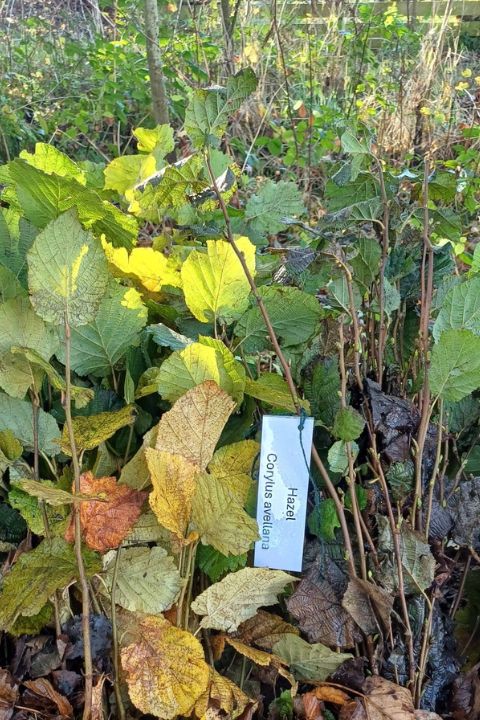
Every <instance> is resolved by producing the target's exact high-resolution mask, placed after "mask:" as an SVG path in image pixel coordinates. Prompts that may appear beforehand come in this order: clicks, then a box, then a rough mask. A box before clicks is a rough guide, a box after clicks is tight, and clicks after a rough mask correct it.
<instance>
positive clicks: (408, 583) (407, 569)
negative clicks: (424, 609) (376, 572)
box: [376, 515, 436, 594]
mask: <svg viewBox="0 0 480 720" xmlns="http://www.w3.org/2000/svg"><path fill="white" fill-rule="evenodd" d="M376 517H377V522H378V526H379V538H378V544H379V550H380V552H381V553H385V554H386V556H387V558H388V560H389V562H384V563H381V565H380V567H381V576H380V578H379V579H380V581H381V584H382V585H384V587H385V588H387V590H390V591H394V590H398V575H397V571H396V567H395V565H394V553H395V550H394V544H393V539H392V533H391V530H390V525H389V523H388V520H387V518H385V517H383V516H380V515H377V516H376ZM399 543H400V557H401V561H402V566H403V579H404V592H405V593H406V594H420V593H421V592H423V591H425V590H426V589H427V588H428V587H430V585H431V584H432V582H433V579H434V577H435V565H436V563H435V558H434V557H433V555H432V553H431V551H430V545H429V544H428V543H427V542H426V541H425V537H424V536H423V535H421V534H420V533H417V532H415V531H414V530H411V529H410V528H409V527H408V525H406V524H405V523H403V525H402V527H401V532H400V536H399Z"/></svg>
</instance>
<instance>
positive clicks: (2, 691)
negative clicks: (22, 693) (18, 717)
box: [0, 668, 19, 720]
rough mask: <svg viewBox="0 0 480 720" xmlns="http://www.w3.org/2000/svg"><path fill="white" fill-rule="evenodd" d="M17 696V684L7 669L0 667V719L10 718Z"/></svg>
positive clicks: (7, 719) (8, 719) (6, 719)
mask: <svg viewBox="0 0 480 720" xmlns="http://www.w3.org/2000/svg"><path fill="white" fill-rule="evenodd" d="M18 698H19V692H18V684H17V683H16V682H15V680H14V679H13V677H12V675H11V674H10V673H9V671H8V670H5V669H3V668H0V720H10V718H11V717H12V715H13V711H14V709H15V703H16V702H17V700H18Z"/></svg>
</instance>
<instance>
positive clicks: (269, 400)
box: [245, 373, 310, 413]
mask: <svg viewBox="0 0 480 720" xmlns="http://www.w3.org/2000/svg"><path fill="white" fill-rule="evenodd" d="M245 394H246V395H250V396H251V397H254V398H256V399H257V400H261V401H262V402H264V403H266V404H267V405H272V406H273V407H278V408H281V409H282V410H289V411H290V412H292V413H294V412H295V411H296V409H295V405H294V403H293V399H292V395H291V393H290V390H289V388H288V384H287V382H286V380H284V379H283V377H281V375H278V374H277V373H264V374H263V375H260V377H259V378H258V380H251V379H250V378H249V377H247V378H246V381H245ZM300 404H301V406H302V407H303V408H305V410H306V411H307V412H309V410H310V404H309V403H308V401H307V400H300Z"/></svg>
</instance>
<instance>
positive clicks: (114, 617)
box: [110, 546, 126, 720]
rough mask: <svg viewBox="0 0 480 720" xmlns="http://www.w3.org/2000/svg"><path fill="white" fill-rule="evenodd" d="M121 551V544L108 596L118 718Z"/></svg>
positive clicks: (121, 715)
mask: <svg viewBox="0 0 480 720" xmlns="http://www.w3.org/2000/svg"><path fill="white" fill-rule="evenodd" d="M121 552H122V546H120V547H119V548H118V550H117V554H116V557H115V565H114V568H113V578H112V592H111V596H110V600H111V616H112V641H113V669H114V671H115V677H114V679H113V687H114V691H115V701H116V704H117V713H118V717H119V718H120V720H125V717H126V716H125V706H124V704H123V700H122V692H121V688H120V662H119V659H120V654H119V648H118V629H117V607H116V605H115V596H116V593H117V578H118V568H119V566H120V553H121Z"/></svg>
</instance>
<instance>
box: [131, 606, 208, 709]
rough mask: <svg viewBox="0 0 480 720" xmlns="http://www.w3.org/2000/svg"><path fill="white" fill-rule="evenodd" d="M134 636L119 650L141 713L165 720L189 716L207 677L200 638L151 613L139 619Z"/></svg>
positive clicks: (202, 692) (206, 684) (133, 700)
mask: <svg viewBox="0 0 480 720" xmlns="http://www.w3.org/2000/svg"><path fill="white" fill-rule="evenodd" d="M136 635H137V639H136V641H135V642H133V643H131V644H130V645H128V646H127V647H124V648H123V649H122V651H121V661H122V667H123V669H124V671H125V674H126V679H127V684H128V692H129V694H130V698H131V700H132V702H133V703H134V705H135V706H136V707H137V708H138V709H139V710H140V711H141V712H142V713H145V714H147V715H154V716H155V717H158V718H164V719H165V720H170V718H175V717H177V716H178V715H189V713H190V712H191V711H192V709H193V708H194V706H195V703H196V702H197V701H198V700H199V699H200V697H201V696H202V695H203V694H204V693H205V691H206V690H207V687H208V683H209V680H210V668H209V666H208V665H207V663H206V662H205V659H204V655H203V649H202V646H201V645H200V643H199V641H198V640H197V639H196V638H195V637H194V636H193V635H192V634H191V633H189V632H186V631H185V630H180V628H177V627H174V626H173V625H170V623H169V622H168V621H167V620H165V619H164V618H162V617H154V616H147V617H144V618H142V619H141V620H140V621H139V622H138V625H137V627H136Z"/></svg>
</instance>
